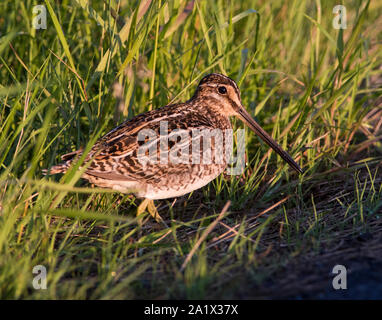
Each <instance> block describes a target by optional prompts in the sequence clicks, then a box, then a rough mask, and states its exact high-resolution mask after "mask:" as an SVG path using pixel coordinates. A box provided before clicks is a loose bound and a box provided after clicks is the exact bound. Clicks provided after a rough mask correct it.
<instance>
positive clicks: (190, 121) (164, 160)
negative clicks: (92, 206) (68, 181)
mask: <svg viewBox="0 0 382 320" xmlns="http://www.w3.org/2000/svg"><path fill="white" fill-rule="evenodd" d="M230 116H236V117H238V118H240V119H241V120H242V121H243V122H244V123H246V124H247V125H248V126H249V127H250V128H251V129H252V130H253V131H254V132H255V133H256V134H257V135H258V136H259V137H260V138H261V139H263V140H264V141H265V142H266V143H267V144H268V145H269V146H270V147H271V148H273V149H274V150H275V151H276V152H277V153H278V154H279V155H280V156H281V157H282V158H283V159H284V160H285V161H286V162H287V163H288V164H289V165H290V166H291V167H292V168H293V169H294V170H296V171H297V172H302V170H301V168H300V167H299V166H298V164H297V163H296V162H295V161H294V160H293V159H292V158H291V157H290V156H289V154H288V153H287V152H286V151H284V150H283V149H282V148H281V147H280V146H279V145H278V144H277V143H276V141H274V140H273V139H272V137H271V136H270V135H268V134H267V133H266V132H265V131H264V130H263V129H262V128H261V127H260V126H259V125H258V124H257V123H256V122H255V121H254V120H253V119H252V117H251V116H250V114H249V113H248V112H247V111H246V110H245V108H244V107H243V106H242V104H241V99H240V92H239V88H238V86H237V85H236V83H235V82H234V81H233V80H232V79H230V78H228V77H226V76H224V75H221V74H216V73H213V74H209V75H207V76H205V77H204V78H203V79H202V80H201V81H200V83H199V85H198V87H197V89H196V92H195V94H194V95H193V97H192V98H191V99H190V100H188V101H187V102H185V103H178V104H173V105H168V106H165V107H162V108H159V109H156V110H153V111H149V112H146V113H144V114H140V115H138V116H136V117H134V118H132V119H131V120H128V121H126V122H124V123H122V124H121V125H120V126H118V127H116V128H115V129H113V130H111V131H110V132H109V133H107V134H106V135H105V136H103V137H102V138H100V139H99V140H98V141H97V142H96V143H95V145H94V146H93V147H92V149H91V150H90V152H89V154H87V156H86V159H85V162H90V164H89V166H88V168H87V169H86V171H85V173H84V174H83V176H82V177H83V178H85V179H87V180H89V181H90V182H91V183H93V184H95V185H97V186H99V187H104V188H110V189H114V190H118V191H120V192H128V193H131V190H135V191H134V193H135V195H136V196H138V197H140V198H144V199H145V200H144V201H143V202H142V204H141V205H140V206H139V208H138V214H140V213H141V212H143V211H145V209H146V208H148V211H149V213H150V214H152V215H153V216H154V217H155V218H156V219H157V220H158V219H159V218H160V217H159V215H158V213H157V211H156V209H155V206H154V205H153V200H155V199H166V198H173V197H179V196H182V195H184V194H186V193H189V192H191V191H193V190H196V189H199V188H201V187H203V186H204V185H206V184H207V183H209V182H210V181H212V180H213V179H215V178H216V177H217V176H218V175H219V174H221V173H222V172H223V171H224V169H225V168H226V167H227V162H228V161H227V160H228V159H227V157H224V156H223V157H219V155H222V154H224V152H225V150H226V149H227V148H229V147H230V146H229V143H228V142H227V141H226V140H227V139H226V136H225V135H224V134H223V135H222V139H220V140H219V139H217V138H216V136H214V137H213V139H211V140H210V141H211V144H210V149H211V150H212V152H209V153H208V152H206V149H203V144H204V147H205V146H206V142H205V141H203V139H204V138H205V133H206V132H212V131H213V130H215V132H216V130H221V131H226V130H230V129H231V123H230V120H229V117H230ZM179 132H182V133H183V136H182V137H183V138H184V137H187V138H189V139H188V142H187V143H185V142H184V141H179V139H178V138H179V136H181V134H179ZM203 132H204V133H203ZM184 133H185V134H184ZM142 137H143V139H142ZM186 140H187V139H186ZM166 141H167V143H166ZM195 142H198V144H199V146H200V147H199V149H197V148H196V151H195V148H193V146H194V143H195ZM153 147H154V148H153ZM150 148H151V149H150ZM191 149H192V150H191ZM151 151H153V152H151ZM181 151H182V152H183V153H182V152H181ZM186 151H189V152H186ZM214 151H217V152H214ZM150 152H151V153H150ZM179 153H182V154H181V156H182V157H183V158H182V157H180V156H179ZM81 154H82V150H78V151H75V152H71V153H69V154H66V155H63V156H62V157H61V159H62V160H63V161H64V162H63V163H62V164H59V165H56V166H53V167H52V168H51V169H50V174H56V173H62V172H65V171H67V170H68V168H69V167H70V165H71V164H72V163H73V162H74V161H75V160H76V159H77V158H78V157H79V156H80V155H81ZM207 154H208V157H209V159H208V161H204V160H205V159H206V157H207ZM184 155H186V158H184ZM217 158H219V161H218V159H217ZM174 159H175V160H174ZM172 160H173V161H172Z"/></svg>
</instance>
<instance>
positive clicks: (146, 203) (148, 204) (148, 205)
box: [137, 199, 167, 226]
mask: <svg viewBox="0 0 382 320" xmlns="http://www.w3.org/2000/svg"><path fill="white" fill-rule="evenodd" d="M146 209H147V212H148V213H150V215H151V216H152V217H153V218H154V219H155V220H156V221H157V222H162V223H163V224H164V225H165V226H167V225H166V223H165V222H164V220H163V219H162V217H161V216H160V215H159V213H158V210H157V208H156V207H155V204H154V200H150V199H144V200H143V201H142V203H141V204H140V205H139V206H138V208H137V217H139V215H141V214H142V213H143V212H145V211H146ZM141 222H142V221H141V220H140V223H141Z"/></svg>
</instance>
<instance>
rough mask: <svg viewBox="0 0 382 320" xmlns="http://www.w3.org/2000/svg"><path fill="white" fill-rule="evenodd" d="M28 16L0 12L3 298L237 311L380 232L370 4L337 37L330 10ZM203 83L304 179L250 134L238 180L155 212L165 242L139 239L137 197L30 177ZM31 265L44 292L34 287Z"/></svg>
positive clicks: (381, 188)
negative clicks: (243, 114)
mask: <svg viewBox="0 0 382 320" xmlns="http://www.w3.org/2000/svg"><path fill="white" fill-rule="evenodd" d="M36 4H40V3H37V2H35V1H32V0H26V1H21V0H13V1H7V0H6V1H1V3H0V186H1V187H0V297H1V298H6V299H13V298H16V299H19V298H22V299H40V298H48V299H59V298H63V299H68V298H72V299H83V298H90V299H99V298H104V299H113V298H137V297H139V298H142V297H143V298H175V297H176V298H179V297H184V298H208V297H215V298H216V297H217V298H221V297H235V292H238V291H237V290H238V287H240V286H244V287H245V286H246V285H247V282H248V281H249V282H251V281H253V282H260V283H261V279H263V278H265V277H266V276H268V275H269V274H270V273H272V272H273V271H275V270H278V269H277V266H279V265H280V264H283V263H284V262H285V261H289V259H291V257H294V256H295V255H298V254H303V253H304V252H310V251H311V250H314V249H319V248H320V246H321V245H322V244H323V243H327V242H331V241H335V239H337V238H339V237H341V236H342V234H343V233H346V234H349V233H350V234H353V233H354V234H356V233H357V232H360V230H369V231H370V232H372V231H373V230H376V229H375V228H377V229H378V228H379V229H378V230H380V225H378V224H375V223H374V222H375V219H376V218H378V217H380V215H381V208H382V199H381V193H382V185H381V174H380V172H381V169H380V163H381V141H380V140H381V127H382V126H381V120H380V119H381V117H382V109H381V100H380V95H381V83H382V82H381V72H382V69H381V61H382V50H381V46H380V43H381V32H380V31H381V27H382V25H381V18H380V17H381V13H382V5H381V4H380V3H378V2H377V1H374V2H370V3H369V2H364V1H349V2H348V1H347V2H346V8H347V24H348V28H347V29H346V30H341V31H340V30H336V29H334V28H333V26H332V20H333V18H334V14H333V12H332V9H333V7H334V6H335V5H336V4H337V3H336V2H335V1H320V0H316V1H308V0H306V1H297V0H293V1H288V2H284V1H272V2H269V1H255V0H253V1H250V0H248V1H240V2H239V1H223V0H218V1H200V0H199V1H181V0H174V1H167V0H161V1H149V0H141V1H88V0H73V1H68V0H67V1H65V0H64V1H60V2H58V1H53V0H45V2H44V6H45V8H46V12H47V16H48V18H47V29H46V30H43V29H40V30H36V29H34V28H33V27H32V20H33V19H34V16H35V15H34V14H33V13H32V9H33V6H34V5H36ZM209 72H220V73H224V74H227V75H229V76H230V77H232V78H233V79H235V80H236V81H237V82H238V83H239V84H240V89H241V93H242V101H243V104H244V105H245V106H247V109H248V110H249V111H250V112H251V114H252V115H253V116H255V118H256V119H257V120H258V121H259V123H261V124H262V125H263V126H264V128H265V129H266V130H267V131H268V132H270V133H272V136H273V137H274V138H275V139H276V140H278V141H279V142H280V143H281V145H282V146H283V147H284V148H285V149H287V150H289V152H290V153H291V155H292V156H293V157H294V158H296V159H298V162H299V164H300V165H301V166H302V167H303V168H304V170H305V173H304V175H302V176H300V177H299V176H297V175H296V174H294V173H292V172H290V171H289V170H288V167H287V166H286V165H285V164H284V163H283V162H282V160H281V159H279V158H278V157H276V155H275V154H274V153H273V152H271V151H269V150H268V149H267V147H266V146H265V145H263V144H262V143H261V142H259V140H258V139H257V137H256V136H255V135H254V134H253V133H252V132H250V131H247V134H246V141H247V150H246V151H247V152H246V155H247V167H246V170H245V172H243V174H242V175H241V176H238V177H229V176H228V177H227V176H224V175H222V176H220V177H219V178H217V179H216V180H215V181H214V182H212V183H210V184H209V185H208V186H206V187H205V188H203V189H202V190H199V191H195V192H193V193H192V194H190V195H186V196H184V197H182V198H180V199H178V200H177V201H176V202H175V204H173V203H172V201H158V203H157V205H158V206H159V212H160V214H161V215H162V216H163V217H164V218H165V220H166V221H167V222H168V224H169V228H163V227H162V226H159V225H156V224H155V223H154V222H152V221H149V222H148V223H147V224H145V225H144V226H143V227H142V229H139V228H138V226H137V224H136V221H135V219H134V208H135V207H136V206H137V204H139V201H140V200H137V199H135V198H134V197H133V196H129V195H121V194H116V193H113V192H110V191H108V190H103V189H97V188H92V187H91V186H89V185H87V184H86V183H84V182H82V181H81V180H80V172H77V171H76V170H71V171H70V172H68V173H66V174H65V175H63V176H61V177H44V176H43V175H42V169H44V168H49V167H50V166H51V165H53V164H55V163H57V162H58V161H59V155H61V154H63V153H67V152H70V151H73V150H76V149H78V148H80V147H84V148H85V150H86V149H89V148H91V146H92V145H93V143H94V142H95V141H96V139H97V138H98V137H100V136H101V135H102V134H104V133H106V132H107V131H108V130H110V129H111V128H113V127H114V126H115V125H117V124H118V123H120V122H122V121H124V120H125V119H126V118H131V117H133V116H134V115H137V114H139V113H142V112H145V111H147V110H150V109H154V108H157V107H159V106H163V105H165V104H168V103H170V102H175V101H184V100H186V99H188V98H190V97H191V95H192V94H193V90H194V89H195V86H196V85H197V82H198V81H199V80H200V78H201V77H202V76H203V75H205V74H206V73H209ZM116 83H117V84H119V85H120V87H122V90H123V91H122V95H121V97H122V98H121V97H120V98H119V100H121V99H122V101H118V99H116V95H115V94H113V89H112V88H113V85H114V86H115V85H117V84H116ZM234 126H235V128H239V127H241V126H242V124H241V123H239V122H236V121H234ZM228 200H230V201H231V207H230V209H228V212H227V213H226V215H225V216H224V218H223V219H222V220H220V221H216V219H217V217H218V214H219V213H220V212H221V210H222V208H223V206H224V204H226V203H227V201H228ZM213 221H216V227H215V228H214V229H213V230H208V231H209V232H208V234H207V233H205V231H206V230H207V229H206V228H208V226H209V225H210V224H211V223H213ZM349 230H350V231H349ZM341 232H342V233H341ZM201 237H202V238H201ZM199 239H201V240H200V241H198V240H199ZM196 244H197V247H195V245H196ZM280 244H284V245H285V246H287V248H289V249H288V251H287V253H286V254H285V253H283V254H281V253H278V249H277V247H278V245H280ZM193 248H194V250H193ZM190 252H192V253H193V254H192V257H190V259H189V261H187V263H186V264H184V262H185V259H186V257H187V256H188V254H189V253H190ZM298 252H300V253H298ZM183 264H184V270H183V269H181V266H182V265H183ZM36 265H44V266H46V268H47V289H46V290H36V289H34V288H33V286H32V280H33V277H34V276H35V275H34V274H33V273H32V270H33V267H34V266H36ZM266 265H267V266H269V268H268V271H267V272H265V271H264V266H266ZM243 275H245V277H246V279H249V280H246V281H243Z"/></svg>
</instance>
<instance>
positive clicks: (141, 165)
mask: <svg viewBox="0 0 382 320" xmlns="http://www.w3.org/2000/svg"><path fill="white" fill-rule="evenodd" d="M212 127H213V123H212V122H211V119H210V117H208V116H205V115H202V114H199V113H193V112H192V111H190V110H188V109H187V106H184V105H177V106H167V107H163V108H161V109H157V110H154V111H151V112H148V113H145V114H142V115H139V116H137V117H135V118H133V119H131V120H129V121H127V122H125V123H123V124H122V125H120V126H119V127H117V128H115V129H113V130H112V131H110V132H109V133H108V134H106V135H105V136H104V137H102V138H101V139H100V140H99V141H98V142H97V143H96V144H95V145H94V146H93V148H92V150H91V152H90V153H89V156H90V157H92V158H93V160H92V162H91V164H90V166H89V167H88V169H87V171H86V172H87V173H88V174H90V175H93V176H97V177H100V178H102V179H110V180H125V181H126V180H134V181H140V180H141V181H145V182H146V183H147V182H149V181H150V180H155V179H158V176H161V175H163V174H166V171H168V170H173V169H174V168H176V172H177V174H181V171H182V170H189V165H186V164H176V165H175V164H172V163H171V162H170V163H164V164H163V163H160V162H159V160H160V153H159V152H160V149H159V146H160V148H161V150H162V152H163V150H164V149H163V148H165V151H167V152H169V151H170V149H171V151H172V152H176V150H177V149H181V148H185V147H190V146H191V145H190V143H189V142H188V141H187V142H182V141H181V142H180V143H177V141H174V139H175V140H176V138H177V137H176V133H174V132H177V131H176V129H178V130H181V131H183V133H182V134H184V133H185V134H186V135H187V137H191V132H192V131H193V130H194V131H195V130H199V131H201V130H203V129H207V128H212ZM178 132H179V131H178ZM174 135H175V136H174ZM163 138H164V139H165V140H166V139H167V138H168V139H169V142H168V145H167V146H163V144H162V141H163V140H161V139H163ZM195 138H197V136H196V135H195V136H193V137H192V139H195ZM185 143H186V144H185ZM174 145H175V147H174ZM150 146H153V147H154V150H155V152H154V153H153V154H151V156H154V157H156V160H157V161H156V162H155V161H148V162H147V161H146V162H145V161H142V159H147V158H144V157H143V158H142V156H144V155H142V153H141V154H140V151H139V149H140V148H141V147H142V148H144V147H145V148H144V149H141V150H148V149H149V148H150ZM156 146H158V148H157V147H156ZM165 153H166V152H164V154H165ZM150 159H153V158H150ZM154 160H155V159H154Z"/></svg>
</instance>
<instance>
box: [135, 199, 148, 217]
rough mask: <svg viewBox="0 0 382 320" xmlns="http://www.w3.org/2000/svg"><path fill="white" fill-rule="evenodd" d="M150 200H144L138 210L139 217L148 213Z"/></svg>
mask: <svg viewBox="0 0 382 320" xmlns="http://www.w3.org/2000/svg"><path fill="white" fill-rule="evenodd" d="M149 201H150V200H149V199H144V200H143V201H142V202H141V204H140V205H139V206H138V208H137V217H139V216H140V215H141V214H142V213H143V212H145V211H146V208H147V205H148V203H149Z"/></svg>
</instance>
